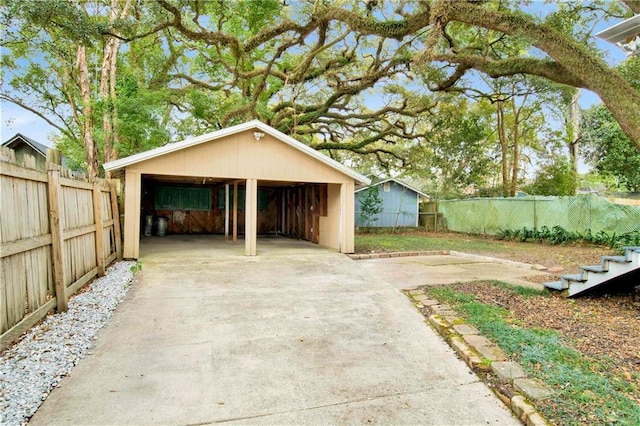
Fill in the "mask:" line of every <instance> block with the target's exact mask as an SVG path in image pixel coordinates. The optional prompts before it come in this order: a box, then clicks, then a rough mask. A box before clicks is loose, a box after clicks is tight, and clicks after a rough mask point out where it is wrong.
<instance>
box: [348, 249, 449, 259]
mask: <svg viewBox="0 0 640 426" xmlns="http://www.w3.org/2000/svg"><path fill="white" fill-rule="evenodd" d="M449 254H450V252H449V250H427V251H396V252H391V253H366V254H350V255H348V256H349V257H350V258H351V259H353V260H361V259H383V258H387V257H408V256H447V255H449Z"/></svg>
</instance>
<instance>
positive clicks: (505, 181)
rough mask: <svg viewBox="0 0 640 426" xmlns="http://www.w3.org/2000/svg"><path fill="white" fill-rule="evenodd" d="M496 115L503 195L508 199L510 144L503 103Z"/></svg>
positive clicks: (498, 104)
mask: <svg viewBox="0 0 640 426" xmlns="http://www.w3.org/2000/svg"><path fill="white" fill-rule="evenodd" d="M496 115H497V118H498V120H497V122H498V141H499V142H500V163H501V166H502V195H503V196H505V197H506V196H508V195H509V159H508V158H507V156H508V149H507V148H508V147H507V145H508V142H507V135H506V131H505V126H506V124H505V122H504V102H503V101H498V102H496Z"/></svg>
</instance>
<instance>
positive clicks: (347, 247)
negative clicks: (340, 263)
mask: <svg viewBox="0 0 640 426" xmlns="http://www.w3.org/2000/svg"><path fill="white" fill-rule="evenodd" d="M354 204H355V195H354V185H353V181H351V182H349V183H344V184H342V185H341V188H340V207H341V209H340V214H341V218H340V219H341V223H342V225H341V226H340V228H341V229H342V230H343V231H342V235H341V238H342V241H341V243H340V251H341V252H342V253H353V251H354V245H355V242H354V216H355V214H354V208H355V206H354Z"/></svg>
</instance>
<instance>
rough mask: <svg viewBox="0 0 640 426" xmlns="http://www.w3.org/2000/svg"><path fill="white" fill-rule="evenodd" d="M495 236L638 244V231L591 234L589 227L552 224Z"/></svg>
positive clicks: (522, 240)
mask: <svg viewBox="0 0 640 426" xmlns="http://www.w3.org/2000/svg"><path fill="white" fill-rule="evenodd" d="M496 237H497V238H498V239H501V240H518V241H520V242H525V241H535V242H544V243H550V244H562V243H570V242H574V241H579V242H586V243H592V244H598V245H603V246H609V247H612V248H621V247H624V246H638V245H640V231H634V232H627V233H625V234H616V233H615V232H613V233H608V232H606V231H600V232H597V233H596V234H592V233H591V230H590V229H587V230H586V231H584V232H572V231H567V230H566V229H564V228H562V227H561V226H554V227H553V228H552V229H549V228H548V227H546V226H542V227H540V229H536V228H527V227H524V228H522V229H516V230H510V229H502V230H500V231H498V233H497V234H496Z"/></svg>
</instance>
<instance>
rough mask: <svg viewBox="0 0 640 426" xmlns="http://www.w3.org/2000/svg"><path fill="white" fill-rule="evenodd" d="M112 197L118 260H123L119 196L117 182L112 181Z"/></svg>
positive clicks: (110, 192)
mask: <svg viewBox="0 0 640 426" xmlns="http://www.w3.org/2000/svg"><path fill="white" fill-rule="evenodd" d="M109 186H110V191H109V194H110V197H111V210H112V213H111V216H112V217H113V235H114V237H115V240H116V256H117V258H118V260H122V232H120V207H119V206H118V194H117V193H116V192H117V189H116V181H115V180H113V179H111V181H110V182H109Z"/></svg>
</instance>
